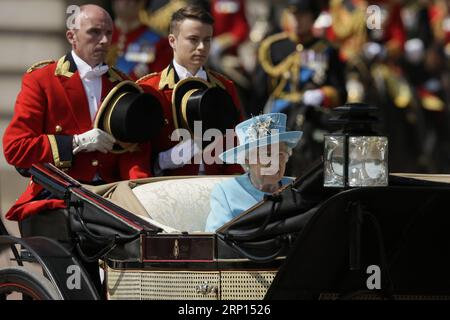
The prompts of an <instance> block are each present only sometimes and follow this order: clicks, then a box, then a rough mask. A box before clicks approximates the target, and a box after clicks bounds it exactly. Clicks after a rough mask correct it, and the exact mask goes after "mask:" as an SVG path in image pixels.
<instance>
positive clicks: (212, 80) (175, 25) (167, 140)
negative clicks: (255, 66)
mask: <svg viewBox="0 0 450 320" xmlns="http://www.w3.org/2000/svg"><path fill="white" fill-rule="evenodd" d="M213 23H214V19H213V18H212V17H211V15H210V14H209V13H208V12H207V11H206V10H204V9H203V8H202V7H199V6H186V7H183V8H181V9H180V10H178V11H176V12H175V13H174V14H173V16H172V20H171V23H170V34H169V36H168V38H169V43H170V46H171V47H172V49H173V56H174V59H173V61H172V63H171V64H170V65H169V66H167V67H166V68H165V69H164V70H163V71H162V72H158V73H153V74H149V75H147V76H145V77H143V78H141V79H139V80H138V81H137V83H138V84H139V85H140V86H141V87H142V88H143V89H144V91H145V90H146V88H148V87H152V88H156V89H157V90H160V91H161V92H162V93H163V95H164V97H165V98H166V99H165V104H164V106H163V109H164V117H165V119H166V120H165V122H166V124H165V126H164V127H163V129H162V130H161V134H160V135H159V136H158V137H157V138H156V139H154V140H153V141H152V150H153V151H155V153H154V155H155V160H154V163H155V167H154V170H155V173H159V174H164V175H197V174H233V173H241V172H242V169H241V168H240V166H236V165H226V164H218V163H213V164H209V165H207V164H204V163H201V164H196V163H192V162H194V161H191V160H192V157H194V156H195V154H197V153H198V152H199V149H201V148H199V147H198V146H197V145H196V144H195V143H194V142H193V140H192V139H191V140H187V141H183V142H181V143H177V141H172V140H171V135H172V132H173V131H174V130H175V129H176V127H175V124H174V121H173V107H172V93H173V91H174V88H175V86H176V84H177V83H178V82H179V81H181V80H184V79H186V78H191V77H195V78H199V79H202V80H204V81H206V82H208V83H209V84H210V85H211V86H213V87H215V86H218V87H220V88H222V89H224V90H226V91H227V92H228V94H229V95H230V96H231V98H232V100H233V103H234V105H235V106H236V108H237V111H238V112H239V114H240V116H239V119H238V121H241V120H242V113H241V110H240V105H239V100H238V97H237V93H236V88H235V86H234V84H233V82H231V81H230V80H228V79H227V78H225V77H224V76H223V75H221V74H219V73H217V72H214V71H212V70H208V69H206V68H205V67H204V65H205V64H206V62H207V59H208V55H209V51H210V47H211V41H212V36H213ZM208 107H209V106H208ZM210 107H211V108H214V106H210ZM230 116H231V115H230ZM230 129H232V128H230ZM186 144H190V147H189V146H188V147H187V148H184V147H186ZM183 148H184V149H186V150H188V149H190V152H188V154H189V155H188V156H183V158H184V159H185V161H181V162H178V161H177V162H175V161H173V159H174V154H178V152H179V151H180V149H183Z"/></svg>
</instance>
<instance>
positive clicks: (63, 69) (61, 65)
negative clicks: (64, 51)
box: [55, 56, 73, 78]
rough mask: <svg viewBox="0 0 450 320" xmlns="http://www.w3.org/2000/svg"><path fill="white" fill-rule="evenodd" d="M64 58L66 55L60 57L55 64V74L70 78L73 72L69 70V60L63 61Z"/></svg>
mask: <svg viewBox="0 0 450 320" xmlns="http://www.w3.org/2000/svg"><path fill="white" fill-rule="evenodd" d="M65 58H66V56H64V57H62V58H60V59H59V60H58V63H57V65H56V69H55V76H64V77H67V78H70V77H71V76H73V72H70V71H69V69H70V62H69V61H68V60H67V61H64V60H65Z"/></svg>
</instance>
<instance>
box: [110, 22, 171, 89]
mask: <svg viewBox="0 0 450 320" xmlns="http://www.w3.org/2000/svg"><path fill="white" fill-rule="evenodd" d="M171 60H172V48H171V47H170V45H169V41H168V40H167V37H162V36H161V35H159V34H158V33H156V32H154V31H152V30H151V29H150V28H148V27H147V26H146V25H144V24H139V25H138V26H137V27H136V28H134V30H131V31H128V32H126V31H123V30H122V29H121V28H120V26H119V25H118V24H117V23H116V24H115V25H114V32H113V36H112V40H111V48H110V51H109V54H108V58H107V62H108V64H110V65H114V66H116V67H117V68H118V69H119V70H121V71H122V72H124V73H126V74H127V75H128V76H129V77H130V78H131V79H133V80H136V79H138V78H140V77H142V76H143V75H145V74H148V73H151V72H157V71H161V70H162V69H164V67H165V66H167V64H168V63H169V62H170V61H171Z"/></svg>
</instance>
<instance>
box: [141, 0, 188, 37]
mask: <svg viewBox="0 0 450 320" xmlns="http://www.w3.org/2000/svg"><path fill="white" fill-rule="evenodd" d="M186 5H187V2H186V1H185V0H171V1H169V3H168V4H166V5H164V6H162V7H161V8H159V9H158V10H156V11H154V12H149V11H148V10H145V9H142V10H141V11H140V12H139V19H140V20H141V22H142V23H143V24H145V25H147V26H148V27H150V28H152V29H153V30H154V31H156V32H158V33H159V34H161V35H167V34H168V33H169V24H170V20H171V18H172V14H173V13H174V12H175V11H177V10H178V9H181V8H183V7H185V6H186Z"/></svg>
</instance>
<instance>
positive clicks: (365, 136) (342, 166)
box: [324, 103, 389, 188]
mask: <svg viewBox="0 0 450 320" xmlns="http://www.w3.org/2000/svg"><path fill="white" fill-rule="evenodd" d="M377 110H378V108H376V107H374V106H369V105H367V104H364V103H349V104H346V105H344V106H342V107H338V108H335V109H334V110H333V114H334V117H332V118H331V119H330V120H329V121H330V123H331V124H335V125H340V126H342V128H343V129H342V130H341V131H338V132H336V133H333V134H328V135H325V137H324V186H325V187H337V188H347V187H369V186H370V187H376V186H387V185H388V175H389V171H388V139H387V137H384V136H380V135H377V134H376V133H375V132H374V130H373V126H374V125H375V124H376V123H377V122H378V118H377V117H376V113H377Z"/></svg>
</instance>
